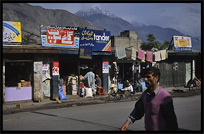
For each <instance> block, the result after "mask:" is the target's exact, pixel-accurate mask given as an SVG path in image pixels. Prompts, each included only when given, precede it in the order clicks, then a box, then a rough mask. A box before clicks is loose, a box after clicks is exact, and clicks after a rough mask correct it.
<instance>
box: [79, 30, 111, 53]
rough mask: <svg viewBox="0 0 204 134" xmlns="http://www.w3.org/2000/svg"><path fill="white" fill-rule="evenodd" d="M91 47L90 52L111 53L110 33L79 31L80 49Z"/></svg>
mask: <svg viewBox="0 0 204 134" xmlns="http://www.w3.org/2000/svg"><path fill="white" fill-rule="evenodd" d="M86 46H87V47H90V46H92V51H111V34H110V31H101V30H92V29H83V28H82V29H80V47H86Z"/></svg>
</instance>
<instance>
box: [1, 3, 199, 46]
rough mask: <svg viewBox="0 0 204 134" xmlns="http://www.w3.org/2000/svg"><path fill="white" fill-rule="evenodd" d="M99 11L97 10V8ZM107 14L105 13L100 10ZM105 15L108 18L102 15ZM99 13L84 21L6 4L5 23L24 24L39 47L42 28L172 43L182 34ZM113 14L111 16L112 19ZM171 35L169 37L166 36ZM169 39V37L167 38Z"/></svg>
mask: <svg viewBox="0 0 204 134" xmlns="http://www.w3.org/2000/svg"><path fill="white" fill-rule="evenodd" d="M95 9H96V8H95ZM100 10H103V9H100ZM101 13H105V14H103V15H102V14H101ZM101 13H100V12H98V13H97V14H92V15H90V16H88V17H87V18H86V17H83V16H78V15H76V14H72V13H71V12H69V11H67V10H61V9H45V8H43V7H41V6H33V5H30V4H27V3H4V4H3V16H2V18H3V21H14V22H21V28H22V35H26V34H27V33H26V32H25V31H28V32H30V33H33V34H35V35H37V36H35V39H36V40H37V42H38V44H40V43H41V38H40V31H41V29H40V26H41V25H45V26H46V25H58V26H71V27H81V28H85V27H87V28H88V29H95V30H103V29H106V30H107V31H111V35H114V36H119V35H120V32H122V31H124V30H135V31H137V33H138V39H139V40H143V41H145V40H146V38H147V37H146V35H147V34H148V33H150V32H151V33H153V34H155V36H156V39H157V40H158V41H161V42H163V41H164V40H168V41H171V38H172V35H175V34H179V35H182V36H183V34H182V33H180V32H179V31H176V30H174V29H170V28H162V27H159V26H146V25H142V24H141V25H133V24H132V23H130V22H128V21H126V20H124V19H122V18H120V17H117V16H115V15H114V14H111V13H110V12H108V11H107V12H106V11H104V12H102V11H101ZM108 14H109V15H108ZM167 33H170V34H169V35H166V34H167ZM165 35H166V36H165ZM200 42H201V38H192V43H193V44H196V45H194V46H193V49H195V50H200V47H201V43H200Z"/></svg>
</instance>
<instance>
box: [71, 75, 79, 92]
mask: <svg viewBox="0 0 204 134" xmlns="http://www.w3.org/2000/svg"><path fill="white" fill-rule="evenodd" d="M77 87H78V77H77V76H73V77H72V95H77Z"/></svg>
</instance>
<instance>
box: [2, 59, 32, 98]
mask: <svg viewBox="0 0 204 134" xmlns="http://www.w3.org/2000/svg"><path fill="white" fill-rule="evenodd" d="M32 85H33V62H32V61H26V62H25V61H18V62H17V61H11V62H5V101H19V100H31V99H32V98H33V95H32V90H33V88H32Z"/></svg>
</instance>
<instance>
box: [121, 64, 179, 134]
mask: <svg viewBox="0 0 204 134" xmlns="http://www.w3.org/2000/svg"><path fill="white" fill-rule="evenodd" d="M144 74H145V84H146V87H147V89H146V90H145V91H144V92H143V93H142V95H141V97H140V99H139V100H138V101H137V102H136V103H135V108H134V109H133V111H132V112H131V113H130V115H129V117H128V119H127V121H126V122H125V123H124V124H123V126H122V127H121V131H126V130H127V128H128V126H129V124H131V123H134V122H135V121H136V120H139V119H141V118H142V117H143V116H144V123H145V130H147V131H169V130H170V131H176V130H178V123H177V117H176V114H175V111H174V106H173V100H172V96H171V95H170V94H169V93H168V92H167V91H166V90H164V89H163V88H161V87H160V86H159V84H158V82H159V80H160V70H159V69H157V68H155V67H149V68H147V69H146V70H145V73H144Z"/></svg>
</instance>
